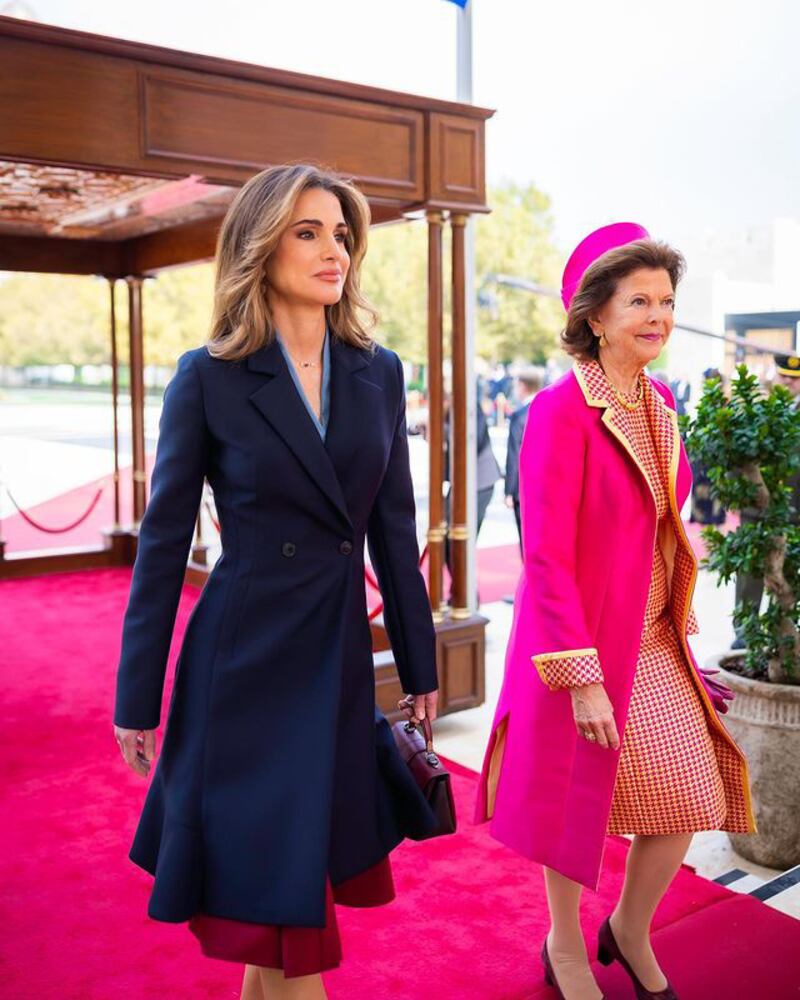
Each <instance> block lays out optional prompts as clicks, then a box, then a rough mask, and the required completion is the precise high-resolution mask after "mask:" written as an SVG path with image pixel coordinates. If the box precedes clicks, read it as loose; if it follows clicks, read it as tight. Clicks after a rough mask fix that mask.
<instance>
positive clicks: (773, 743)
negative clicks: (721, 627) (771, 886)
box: [706, 653, 800, 870]
mask: <svg viewBox="0 0 800 1000" xmlns="http://www.w3.org/2000/svg"><path fill="white" fill-rule="evenodd" d="M730 656H731V654H730V653H725V654H722V655H720V656H713V657H711V659H710V660H708V662H707V663H706V666H707V667H710V668H714V669H719V671H720V673H719V675H718V676H719V678H720V679H721V680H722V681H723V683H725V684H727V685H728V687H730V688H731V689H732V690H733V691H734V693H735V694H736V697H735V698H734V700H733V703H732V704H731V706H730V709H729V710H728V713H727V714H726V715H723V716H722V721H723V722H724V723H725V725H726V727H727V728H728V730H729V731H730V733H731V735H732V736H733V738H734V739H735V740H736V742H737V743H738V744H739V746H740V747H741V748H742V750H743V751H744V753H745V755H746V756H747V762H748V765H749V767H750V780H751V785H752V793H753V806H754V809H755V813H756V822H757V824H758V833H757V834H741V833H732V834H729V835H728V836H729V837H730V841H731V844H732V845H733V848H734V850H735V851H736V852H737V854H741V856H742V857H743V858H747V859H748V860H749V861H754V862H755V863H756V864H759V865H766V866H767V867H769V868H780V869H782V870H784V869H787V868H791V867H793V866H794V865H797V864H800V685H792V684H767V683H765V682H764V681H754V680H750V679H749V678H746V677H740V676H739V675H738V674H734V673H731V672H730V671H727V670H725V669H723V668H722V667H721V666H720V661H721V660H725V659H729V658H730Z"/></svg>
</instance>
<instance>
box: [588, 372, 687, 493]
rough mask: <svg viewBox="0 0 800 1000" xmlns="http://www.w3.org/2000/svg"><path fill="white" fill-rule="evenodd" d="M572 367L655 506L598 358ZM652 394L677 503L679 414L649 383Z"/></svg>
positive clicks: (659, 440)
mask: <svg viewBox="0 0 800 1000" xmlns="http://www.w3.org/2000/svg"><path fill="white" fill-rule="evenodd" d="M573 371H574V373H575V377H576V379H577V381H578V385H579V386H580V387H581V391H582V392H583V397H584V399H585V401H586V403H587V405H588V406H596V407H599V408H602V409H603V410H604V413H603V415H602V417H601V419H602V421H603V423H604V424H605V426H606V427H607V428H608V430H609V431H610V432H611V433H612V434H613V435H614V437H615V438H616V439H617V440H618V441H619V442H620V444H621V445H622V447H623V448H624V449H625V451H626V452H627V453H628V455H629V456H630V458H631V460H632V461H633V463H634V465H635V466H636V468H637V469H638V470H639V472H640V473H641V475H642V477H643V478H644V481H645V482H646V483H647V488H648V490H649V492H650V496H651V497H652V499H653V506H654V507H655V506H656V496H655V493H654V492H653V487H652V485H651V483H650V478H649V477H648V475H647V473H646V472H645V470H644V468H643V467H642V464H641V462H640V461H639V457H638V455H637V454H636V449H635V447H634V445H633V441H632V439H631V437H630V433H629V429H628V426H627V423H626V421H625V419H624V416H623V415H621V414H620V413H619V412H618V410H617V408H616V407H615V406H614V405H613V397H612V395H611V391H610V389H609V387H608V380H607V379H606V377H605V375H604V373H603V370H602V369H601V368H600V365H599V364H598V363H597V362H596V361H576V362H575V364H574V365H573ZM649 388H650V395H651V398H652V400H653V406H652V409H651V416H652V417H653V420H654V430H655V433H656V442H657V451H658V454H659V455H662V456H664V457H665V458H666V462H667V475H668V484H669V496H670V505H671V507H673V509H674V508H676V507H677V499H676V490H677V480H678V461H679V459H680V437H679V434H678V415H677V413H676V412H675V411H674V410H673V409H672V408H671V407H669V406H667V404H666V403H665V402H664V400H663V398H662V396H661V393H660V392H659V391H658V390H657V389H654V388H653V386H652V384H651V385H650V387H649Z"/></svg>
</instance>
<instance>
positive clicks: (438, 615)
mask: <svg viewBox="0 0 800 1000" xmlns="http://www.w3.org/2000/svg"><path fill="white" fill-rule="evenodd" d="M426 217H427V220H428V449H429V464H428V469H429V475H428V483H429V486H428V592H429V594H430V600H431V609H432V611H433V620H434V621H435V622H440V621H442V620H443V619H444V616H445V611H446V608H447V605H446V604H445V603H444V600H443V595H442V569H443V566H444V540H445V532H446V531H447V521H446V520H445V516H444V501H443V498H442V478H443V475H444V409H443V406H442V354H443V339H444V334H443V320H444V311H443V310H444V305H443V302H444V294H443V287H442V229H443V226H444V217H443V215H442V213H441V212H428V213H427V216H426Z"/></svg>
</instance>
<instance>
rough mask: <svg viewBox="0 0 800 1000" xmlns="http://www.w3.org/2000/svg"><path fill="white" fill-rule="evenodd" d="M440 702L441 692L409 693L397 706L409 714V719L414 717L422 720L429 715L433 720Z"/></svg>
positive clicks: (419, 720)
mask: <svg viewBox="0 0 800 1000" xmlns="http://www.w3.org/2000/svg"><path fill="white" fill-rule="evenodd" d="M438 702H439V692H438V691H430V692H429V693H428V694H407V695H406V696H405V698H404V699H403V700H402V701H400V702H399V703H398V706H397V707H398V708H399V709H400V710H401V711H403V712H406V713H407V714H408V718H409V720H411V719H414V720H416V721H417V722H422V720H423V719H424V718H425V716H426V715H427V716H428V718H429V719H430V721H431V722H433V720H434V719H435V718H436V706H437V704H438Z"/></svg>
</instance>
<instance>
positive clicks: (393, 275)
mask: <svg viewBox="0 0 800 1000" xmlns="http://www.w3.org/2000/svg"><path fill="white" fill-rule="evenodd" d="M361 284H362V288H363V291H364V294H365V295H366V296H367V298H368V299H369V300H370V302H372V304H373V305H374V306H375V307H376V308H377V310H378V312H379V314H380V321H379V325H378V330H377V333H376V337H377V339H378V340H379V341H380V342H381V343H382V344H383V345H384V346H386V347H389V348H391V350H393V351H397V353H398V354H399V355H400V356H401V357H402V358H403V359H404V360H406V361H412V362H414V363H415V364H423V363H424V362H425V361H426V360H427V356H428V346H427V345H428V235H427V224H426V223H425V222H424V221H414V222H404V223H396V224H393V225H390V226H377V227H376V228H375V229H373V230H372V232H371V233H370V236H369V250H368V251H367V256H366V259H365V261H364V265H363V268H362V271H361Z"/></svg>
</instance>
